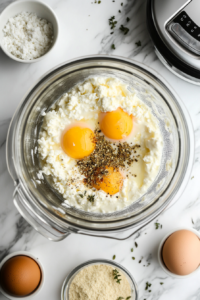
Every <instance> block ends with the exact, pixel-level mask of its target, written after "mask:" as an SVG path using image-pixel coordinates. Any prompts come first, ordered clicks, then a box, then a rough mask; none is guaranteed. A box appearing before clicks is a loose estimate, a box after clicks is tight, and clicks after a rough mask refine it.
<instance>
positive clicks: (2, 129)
mask: <svg viewBox="0 0 200 300" xmlns="http://www.w3.org/2000/svg"><path fill="white" fill-rule="evenodd" d="M122 1H123V6H121V2H122ZM10 2H12V1H11V0H0V12H1V11H2V10H3V8H4V7H6V5H8V4H9V3H10ZM44 2H46V3H48V4H49V5H50V6H51V7H52V8H53V9H54V11H55V12H56V14H57V16H58V18H59V21H60V28H61V30H60V38H59V41H58V44H57V46H56V48H55V49H54V51H53V52H52V53H51V54H50V55H49V56H47V58H46V59H44V60H42V61H41V62H38V63H35V64H30V65H29V64H20V63H17V62H14V61H12V60H11V59H9V58H8V57H7V56H6V55H5V54H4V53H3V52H2V51H1V50H0V93H1V98H0V99H1V100H0V101H1V109H0V191H1V196H0V200H1V201H0V260H1V259H2V258H3V257H4V256H5V255H7V254H8V253H10V252H13V251H18V250H27V251H30V252H31V253H33V254H35V255H36V256H37V257H39V259H40V261H41V262H42V264H43V266H44V269H45V285H44V288H43V289H42V291H41V292H40V293H39V294H38V295H36V296H35V297H33V299H34V300H39V299H48V300H57V299H60V291H61V285H62V282H63V280H64V278H65V276H66V275H67V274H68V273H69V272H70V271H71V270H72V269H73V268H74V267H75V266H77V265H78V264H80V263H82V262H84V261H86V260H89V259H94V258H106V259H112V256H113V255H114V254H115V255H116V262H119V263H121V264H122V265H123V266H125V267H126V268H127V269H128V270H129V271H130V272H131V273H132V275H133V277H134V278H135V280H136V282H137V284H138V288H139V296H140V297H139V299H140V300H143V299H148V300H151V299H153V300H157V299H159V300H168V299H171V300H175V299H178V300H186V299H188V300H196V299H200V284H199V276H194V277H192V278H191V279H181V280H178V279H176V280H175V279H173V278H170V277H168V276H167V275H166V274H165V273H164V272H163V271H162V269H161V268H160V267H159V265H158V260H157V248H158V244H159V242H160V240H161V239H162V238H163V236H164V235H165V234H166V233H167V232H168V231H170V230H172V229H175V228H177V227H179V226H188V227H191V228H196V229H198V230H200V215H199V209H200V184H199V177H200V87H197V86H194V85H191V84H189V83H186V82H183V81H182V80H181V79H179V78H177V77H175V76H174V75H173V74H171V73H170V72H169V71H168V70H167V69H166V68H165V67H164V66H163V65H162V64H161V63H160V61H159V60H158V59H157V57H156V55H155V53H154V49H153V45H152V42H151V40H150V37H149V34H148V32H147V28H146V20H145V16H146V15H145V14H146V11H145V0H115V2H114V1H113V0H102V1H101V3H100V4H98V3H94V0H44ZM119 10H121V13H119V12H118V11H119ZM113 15H114V16H116V20H117V21H118V23H117V28H116V30H115V34H113V35H110V32H111V30H110V28H109V25H108V19H109V18H110V17H111V16H113ZM127 17H129V18H130V21H129V23H128V24H127V23H126V18H127ZM121 24H123V25H126V24H127V26H128V27H129V28H130V32H129V33H128V34H127V35H123V34H122V33H121V32H120V31H119V29H118V28H119V26H120V25H121ZM138 40H140V41H141V43H142V45H141V47H138V46H137V45H136V44H135V43H136V42H137V41H138ZM113 43H114V44H115V46H116V50H112V49H111V45H112V44H113ZM89 54H112V55H120V56H123V57H126V58H130V59H134V60H136V61H139V62H143V63H144V64H146V65H148V66H150V67H151V68H152V69H154V70H156V71H157V72H158V73H159V74H161V75H162V76H163V77H164V78H165V79H166V80H167V81H168V82H169V84H171V86H172V87H173V88H174V90H175V91H176V92H177V94H178V95H179V96H180V98H181V99H182V101H183V102H184V103H185V106H186V107H187V109H188V111H189V113H190V115H191V118H192V121H193V125H194V131H195V139H196V147H195V163H194V166H193V170H192V175H191V179H190V181H189V183H188V186H187V188H186V190H185V192H184V194H183V195H182V196H181V198H180V199H179V200H178V202H176V203H175V204H174V205H173V206H172V207H171V208H169V209H168V210H167V211H165V212H164V213H163V214H162V215H161V216H160V217H159V218H158V221H159V222H160V223H161V224H162V225H163V228H162V229H159V230H155V225H154V222H153V223H152V224H150V225H148V226H147V227H146V228H145V229H144V230H142V231H141V232H140V233H139V234H138V235H135V236H134V237H132V238H130V239H129V240H127V241H123V242H119V241H114V240H107V239H102V238H91V237H86V236H80V235H70V236H69V237H68V238H67V239H65V240H63V241H62V242H59V243H53V242H50V241H48V240H46V239H45V238H43V237H42V236H40V235H39V234H38V233H37V232H36V231H35V230H33V229H32V227H31V226H30V225H28V224H27V222H26V221H25V220H24V219H23V218H22V217H21V216H20V215H19V213H18V212H17V210H16V209H15V207H14V205H13V201H12V193H13V190H14V185H13V182H12V180H11V178H10V176H9V174H8V171H7V167H6V159H5V143H6V132H7V129H8V124H9V121H10V118H11V117H12V115H13V113H14V111H15V109H16V107H17V105H18V104H19V102H20V100H21V99H22V97H23V96H24V95H25V93H26V92H27V90H28V89H29V88H30V87H31V86H32V85H33V84H34V83H35V81H36V80H38V78H39V77H40V76H42V75H43V74H44V73H45V72H46V71H48V70H49V69H51V68H52V67H55V66H56V65H57V64H60V63H62V62H64V61H66V60H69V59H73V58H75V57H79V56H83V55H89ZM192 220H193V221H192ZM135 241H137V243H138V248H135V246H134V242H135ZM132 247H133V248H134V252H133V253H131V251H130V249H131V248H132ZM132 256H135V258H136V259H135V261H133V260H132V259H131V257H132ZM141 257H143V260H142V263H140V264H139V263H138V262H139V260H140V259H141ZM148 262H149V263H150V264H148ZM147 265H148V266H147ZM147 281H148V282H150V283H151V284H152V286H151V293H150V292H147V291H145V283H146V282H147ZM160 282H163V283H164V284H163V285H160ZM3 299H5V297H4V296H3V295H0V300H3Z"/></svg>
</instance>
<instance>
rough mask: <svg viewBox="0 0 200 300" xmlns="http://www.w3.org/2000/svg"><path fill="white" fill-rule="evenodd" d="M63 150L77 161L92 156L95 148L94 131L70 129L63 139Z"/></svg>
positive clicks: (78, 128) (77, 128) (82, 128)
mask: <svg viewBox="0 0 200 300" xmlns="http://www.w3.org/2000/svg"><path fill="white" fill-rule="evenodd" d="M62 148H63V150H64V152H65V153H66V154H67V155H68V156H70V157H72V158H75V159H82V158H84V157H85V156H88V155H90V154H91V153H92V152H93V151H94V148H95V137H94V133H93V131H92V130H91V129H90V128H86V127H80V126H74V127H72V128H70V129H68V130H67V131H66V132H65V133H64V134H63V137H62Z"/></svg>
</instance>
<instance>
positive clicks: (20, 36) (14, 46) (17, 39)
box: [3, 12, 53, 60]
mask: <svg viewBox="0 0 200 300" xmlns="http://www.w3.org/2000/svg"><path fill="white" fill-rule="evenodd" d="M3 33H4V38H3V44H4V46H5V48H6V50H7V51H8V52H10V53H11V54H12V55H14V56H16V57H17V58H20V59H23V60H33V59H36V58H38V57H40V56H42V55H44V54H45V53H46V52H47V51H48V50H49V49H50V47H51V45H52V42H53V26H52V24H51V23H50V22H49V21H47V20H45V19H41V18H39V17H38V16H37V15H36V14H35V13H29V12H22V13H20V14H18V15H16V16H15V17H13V18H10V19H9V20H8V22H7V24H6V25H5V27H4V29H3Z"/></svg>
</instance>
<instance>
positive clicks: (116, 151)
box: [76, 129, 140, 247]
mask: <svg viewBox="0 0 200 300" xmlns="http://www.w3.org/2000/svg"><path fill="white" fill-rule="evenodd" d="M94 134H95V140H94V142H95V144H96V146H95V149H94V151H93V153H92V154H90V155H89V156H87V157H85V158H83V159H81V160H77V162H76V163H77V166H78V168H79V171H80V173H81V174H82V175H84V176H85V178H84V183H85V185H86V186H87V187H89V188H93V186H94V185H95V184H97V183H98V182H100V181H102V180H103V177H104V176H106V174H108V171H107V170H106V167H112V168H113V169H114V171H118V169H119V168H121V169H125V168H126V166H127V165H128V166H130V165H132V164H133V163H137V161H136V159H135V157H136V154H137V153H134V152H135V150H136V149H138V148H140V145H133V146H131V145H129V144H128V143H127V142H123V143H118V144H114V146H113V143H111V142H110V141H107V140H106V139H105V137H104V135H103V134H102V133H101V130H99V129H96V130H95V131H94ZM88 200H89V201H91V200H92V199H89V198H88ZM91 202H92V201H91ZM136 244H137V243H136ZM136 247H137V246H136Z"/></svg>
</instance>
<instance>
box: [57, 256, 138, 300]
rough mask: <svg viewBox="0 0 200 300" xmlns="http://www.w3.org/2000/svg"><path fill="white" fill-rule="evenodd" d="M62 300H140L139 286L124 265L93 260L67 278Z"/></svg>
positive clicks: (79, 267) (63, 287)
mask: <svg viewBox="0 0 200 300" xmlns="http://www.w3.org/2000/svg"><path fill="white" fill-rule="evenodd" d="M61 299H62V300H86V299H87V300H110V299H114V300H118V299H125V300H138V292H137V286H136V283H135V281H134V279H133V278H132V276H131V275H130V273H129V272H128V271H127V270H126V269H124V267H123V266H121V265H119V264H117V263H114V262H113V261H110V260H91V261H88V262H86V263H84V264H82V265H80V266H78V267H77V268H75V269H74V270H73V271H72V272H71V273H70V274H69V276H67V278H66V279H65V281H64V283H63V286H62V292H61Z"/></svg>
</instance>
